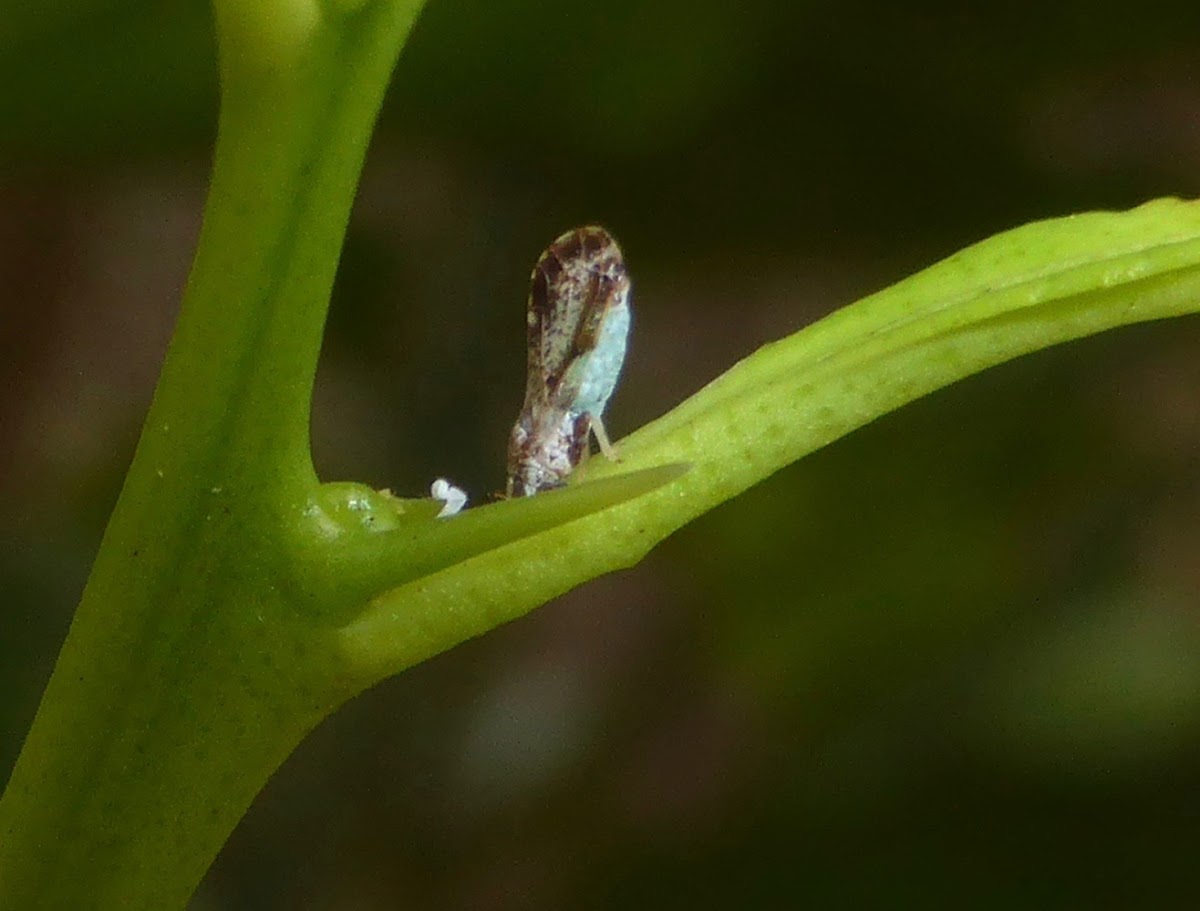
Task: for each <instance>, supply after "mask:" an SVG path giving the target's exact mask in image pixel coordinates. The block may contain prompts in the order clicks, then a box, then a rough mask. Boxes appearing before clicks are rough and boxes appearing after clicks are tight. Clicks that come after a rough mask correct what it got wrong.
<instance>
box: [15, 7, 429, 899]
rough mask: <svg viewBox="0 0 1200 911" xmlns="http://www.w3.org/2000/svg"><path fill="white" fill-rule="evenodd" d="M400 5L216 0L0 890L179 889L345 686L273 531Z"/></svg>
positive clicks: (21, 770) (302, 489)
mask: <svg viewBox="0 0 1200 911" xmlns="http://www.w3.org/2000/svg"><path fill="white" fill-rule="evenodd" d="M420 5H421V4H420V3H419V2H416V0H375V2H371V3H368V4H363V5H362V6H361V8H359V9H356V10H355V9H349V8H348V7H349V6H350V5H349V4H342V7H346V8H347V10H346V11H345V12H341V11H339V9H338V8H337V5H336V4H330V5H329V6H327V7H322V6H321V5H320V4H316V3H313V2H307V3H302V2H262V0H257V2H256V0H229V2H222V3H218V4H217V9H216V12H217V24H218V34H219V56H220V66H221V77H222V108H221V119H220V125H219V131H218V141H217V148H216V153H215V161H214V167H213V176H212V185H211V188H210V196H209V202H208V205H207V208H206V213H205V222H204V227H203V231H202V234H201V238H200V243H199V248H198V251H197V255H196V261H195V265H194V268H193V271H192V275H191V278H190V280H189V285H188V288H187V291H186V294H185V298H184V302H183V307H182V311H181V316H180V319H179V324H178V327H177V330H176V335H175V338H174V339H173V341H172V345H171V349H170V352H169V354H168V357H167V360H166V364H165V366H164V369H163V373H162V377H161V379H160V383H159V386H158V389H157V391H156V393H155V399H154V403H153V405H152V407H151V410H150V413H149V416H148V418H147V421H146V425H145V428H144V431H143V435H142V438H141V440H140V442H139V445H138V449H137V453H136V455H135V458H134V462H133V465H132V466H131V468H130V471H129V475H128V477H127V479H126V483H125V487H124V489H123V490H122V493H121V497H120V501H119V503H118V505H117V507H116V510H115V511H114V514H113V516H112V519H111V521H110V524H109V526H108V529H107V531H106V533H105V537H104V541H103V543H102V546H101V549H100V553H99V555H98V557H97V560H96V563H95V566H94V567H93V571H92V575H91V578H90V579H89V582H88V586H87V589H86V591H85V592H84V596H83V599H82V602H81V604H80V606H79V609H78V611H77V614H76V617H75V620H74V623H73V624H72V628H71V631H70V634H69V636H68V638H67V641H66V644H65V645H64V647H63V650H62V653H61V655H60V657H59V661H58V664H57V666H56V668H55V671H54V675H53V678H52V679H51V681H50V684H49V686H48V688H47V691H46V694H45V696H44V698H43V702H42V705H41V707H40V709H39V712H38V716H37V719H36V721H35V723H34V726H33V728H32V730H31V731H30V733H29V735H28V738H27V740H26V743H25V746H24V749H23V750H22V753H21V756H20V759H19V760H18V764H17V767H16V769H15V770H14V773H13V776H12V779H11V780H10V783H9V786H8V788H7V789H6V791H5V794H4V797H3V801H2V802H0V907H3V908H12V909H22V911H25V909H30V908H63V909H67V908H70V909H75V908H99V909H104V908H118V907H119V908H130V909H132V908H147V909H150V908H153V909H156V911H161V909H169V908H177V907H181V906H182V905H183V904H184V903H185V902H186V900H187V897H188V896H189V895H190V894H191V892H192V890H193V889H194V888H195V885H196V883H197V882H198V881H199V879H200V877H201V876H202V875H203V873H204V870H205V869H206V868H207V866H208V864H209V863H210V862H211V860H212V858H213V857H214V856H215V854H216V852H217V850H218V849H219V848H220V846H221V844H222V843H223V842H224V840H225V838H226V837H227V836H228V834H229V832H230V831H231V830H232V828H233V826H234V825H235V824H236V822H237V820H238V819H239V818H240V816H241V815H242V813H243V812H244V810H245V808H246V806H247V805H248V804H249V802H250V800H251V799H252V798H253V796H254V794H255V793H256V792H257V791H258V790H259V788H260V787H261V786H262V783H263V781H265V779H266V777H267V776H268V775H269V774H270V773H271V772H272V771H273V770H274V769H275V768H276V767H277V766H278V764H279V763H280V762H281V761H282V760H283V758H284V757H285V756H287V754H288V753H289V752H290V751H291V749H292V748H293V747H294V746H295V744H296V743H297V742H298V741H299V740H300V738H301V737H303V736H304V734H305V732H307V731H308V730H309V729H310V728H311V727H312V726H313V725H314V724H315V723H316V722H317V721H318V720H319V719H320V718H321V717H322V716H323V715H324V714H326V713H328V712H329V711H330V710H331V708H332V707H333V706H335V705H337V704H338V702H339V701H340V700H341V699H343V698H345V695H346V694H347V693H348V692H350V691H352V689H353V686H352V684H351V683H350V679H351V675H350V674H348V673H347V672H345V671H344V670H343V669H342V668H341V667H340V666H339V661H338V659H337V653H336V652H335V651H334V650H333V649H331V648H329V647H328V643H327V639H328V634H327V633H324V632H322V630H321V629H320V628H319V627H318V626H316V624H315V622H314V621H315V614H316V613H319V611H320V608H321V605H319V604H311V603H309V602H308V601H306V599H304V598H298V597H297V596H296V594H295V592H294V591H293V589H292V587H291V585H290V580H289V578H288V572H287V570H288V567H287V566H286V564H285V563H284V561H283V559H282V558H281V550H280V546H279V544H278V543H277V541H278V540H279V539H280V538H281V537H282V538H284V539H286V538H287V536H288V535H290V534H296V533H297V531H296V529H297V528H299V527H300V526H301V525H302V523H303V521H304V512H303V511H304V509H305V507H306V506H307V504H308V502H309V500H310V498H311V496H312V495H313V491H314V490H315V487H316V478H315V476H314V474H313V470H312V466H311V462H310V459H309V455H308V407H309V400H310V392H311V385H312V378H313V372H314V369H315V364H316V358H317V353H318V350H319V346H320V338H321V332H322V327H323V324H324V317H325V309H326V307H327V305H328V295H329V289H330V286H331V284H332V280H333V275H334V270H335V267H336V262H337V256H338V251H339V249H340V245H341V237H342V234H343V231H344V228H345V223H346V219H347V217H348V212H349V207H350V203H351V201H352V198H353V194H354V188H355V185H356V182H357V178H358V173H359V170H360V167H361V164H362V158H363V154H364V150H365V148H366V144H367V141H368V138H369V136H370V132H371V129H372V126H373V122H374V119H375V116H376V113H377V111H378V108H379V105H380V102H381V99H382V97H383V92H384V88H385V86H386V84H387V80H388V76H389V74H390V71H391V69H392V66H393V64H394V61H395V57H396V55H397V53H398V52H399V49H400V47H401V46H402V45H403V42H404V39H405V37H406V35H407V33H408V31H409V29H410V27H411V25H412V23H413V21H414V19H415V17H416V15H417V12H418V10H419V8H420ZM298 605H299V606H301V607H307V608H309V609H311V610H312V611H313V612H314V616H305V615H304V614H303V613H302V612H301V611H298V610H297V606H298ZM323 646H324V647H323Z"/></svg>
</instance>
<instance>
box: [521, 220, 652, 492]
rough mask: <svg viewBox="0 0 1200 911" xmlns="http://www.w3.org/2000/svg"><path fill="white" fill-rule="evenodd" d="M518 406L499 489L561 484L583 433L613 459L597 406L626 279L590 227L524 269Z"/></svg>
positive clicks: (618, 340) (607, 384)
mask: <svg viewBox="0 0 1200 911" xmlns="http://www.w3.org/2000/svg"><path fill="white" fill-rule="evenodd" d="M526 320H527V329H528V341H529V369H528V374H527V377H526V383H525V403H524V404H523V405H522V406H521V413H520V415H519V416H518V417H517V422H516V424H514V425H513V429H512V434H511V435H510V436H509V440H508V495H509V496H510V497H528V496H532V495H533V494H535V493H538V492H539V491H543V490H550V489H551V488H554V487H562V486H563V485H564V484H566V482H567V477H568V476H569V475H570V474H571V472H572V471H573V470H574V469H575V466H577V465H578V464H579V463H580V462H581V461H582V460H583V459H584V458H586V457H587V454H588V443H589V440H590V435H591V434H592V433H594V434H595V435H596V441H597V442H598V443H599V444H600V451H601V452H603V453H604V454H605V455H606V456H607V457H608V458H615V457H616V453H615V452H614V451H613V448H612V444H611V443H609V441H608V434H606V433H605V431H604V423H603V420H602V419H603V414H604V407H605V405H607V404H608V400H609V397H610V396H612V392H613V388H614V387H615V386H616V385H617V377H618V376H620V373H621V364H622V363H623V362H624V360H625V346H626V341H627V339H628V337H629V276H628V275H627V274H626V272H625V260H624V259H623V258H622V256H621V249H620V247H618V246H617V242H616V241H615V240H613V239H612V236H611V235H610V234H609V233H608V232H607V231H605V230H604V229H603V228H600V227H596V226H594V225H592V226H588V227H584V228H576V229H574V230H573V231H568V232H567V233H566V234H563V235H562V236H561V237H559V238H558V239H557V240H555V241H554V243H552V244H551V245H550V246H549V247H548V248H547V249H546V252H544V253H543V254H542V255H541V256H540V257H539V258H538V261H537V263H536V265H534V267H533V274H532V275H531V276H530V289H529V310H528V313H527V315H526Z"/></svg>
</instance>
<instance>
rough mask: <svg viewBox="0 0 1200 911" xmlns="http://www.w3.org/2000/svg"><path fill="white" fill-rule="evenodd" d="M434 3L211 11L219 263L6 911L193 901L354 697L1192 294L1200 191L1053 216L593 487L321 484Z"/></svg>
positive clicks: (211, 212) (22, 784)
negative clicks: (362, 255)
mask: <svg viewBox="0 0 1200 911" xmlns="http://www.w3.org/2000/svg"><path fill="white" fill-rule="evenodd" d="M419 6H420V3H419V2H418V0H340V2H339V0H326V2H319V0H219V2H218V3H217V7H216V9H217V27H218V29H217V30H218V35H219V51H220V53H219V57H220V71H221V80H222V109H221V119H220V124H219V132H218V143H217V149H216V153H215V162H214V169H213V178H212V186H211V189H210V196H209V201H208V204H207V207H206V212H205V222H204V228H203V231H202V234H201V238H200V244H199V248H198V251H197V255H196V262H195V266H194V268H193V272H192V275H191V278H190V280H189V285H188V288H187V291H186V294H185V298H184V302H183V307H182V311H181V315H180V319H179V325H178V327H177V330H176V334H175V337H174V339H173V341H172V344H171V348H170V351H169V352H168V356H167V359H166V363H165V365H164V368H163V374H162V377H161V379H160V383H159V386H158V389H157V390H156V394H155V399H154V403H153V405H152V407H151V409H150V413H149V415H148V417H147V421H146V425H145V428H144V430H143V435H142V438H141V440H140V442H139V445H138V449H137V452H136V454H135V457H134V461H133V464H132V466H131V468H130V471H129V475H128V477H127V479H126V483H125V486H124V488H123V490H122V493H121V497H120V500H119V502H118V504H117V507H116V509H115V511H114V513H113V516H112V519H111V521H110V523H109V526H108V529H107V531H106V533H105V537H104V540H103V542H102V545H101V548H100V552H99V554H98V556H97V558H96V563H95V565H94V567H93V571H92V575H91V578H90V579H89V582H88V585H87V588H86V590H85V592H84V595H83V599H82V601H81V604H80V606H79V609H78V611H77V614H76V617H75V620H74V623H73V624H72V628H71V631H70V634H69V636H68V638H67V641H66V643H65V645H64V646H63V650H62V653H61V655H60V656H59V661H58V664H57V665H56V667H55V671H54V675H53V677H52V679H51V681H50V684H49V686H48V687H47V690H46V693H45V696H44V698H43V702H42V705H41V707H40V709H39V712H38V715H37V718H36V720H35V723H34V726H33V728H32V730H31V731H30V733H29V735H28V738H27V740H26V743H25V746H24V749H23V751H22V753H21V756H20V758H19V760H18V763H17V766H16V768H15V770H14V772H13V775H12V778H11V780H10V782H9V785H8V787H7V788H6V790H5V792H4V795H3V797H2V798H0V909H20V911H26V909H29V908H54V909H57V908H63V909H77V908H88V909H101V911H104V909H109V908H114V909H115V908H121V909H141V908H145V909H155V911H162V909H171V908H178V907H181V906H182V905H183V904H184V903H185V902H186V900H187V897H188V895H189V894H190V893H191V891H192V890H193V889H194V887H195V885H196V883H197V882H198V881H199V879H200V877H201V876H202V875H203V873H204V870H205V869H206V868H207V866H208V864H209V863H210V861H211V859H212V858H213V857H214V856H215V854H216V852H217V851H218V850H219V848H220V846H221V844H222V843H223V841H224V839H225V838H226V837H227V835H228V833H229V832H230V831H231V830H232V828H233V827H234V825H236V823H237V820H238V819H239V817H240V816H241V814H242V813H243V811H244V810H245V808H246V806H247V805H248V804H249V802H250V801H251V800H252V798H253V796H254V794H255V793H257V791H258V790H259V789H260V788H261V787H262V785H263V783H264V782H265V781H266V779H267V778H268V776H269V775H270V774H271V773H272V771H273V770H274V769H275V768H276V767H277V766H278V764H279V763H280V762H281V761H282V760H283V758H284V757H285V756H286V755H287V754H288V753H289V752H290V751H291V749H292V748H293V747H294V746H295V745H296V743H298V742H299V740H300V739H301V738H302V737H303V736H304V734H305V733H306V732H307V731H308V730H309V729H310V728H311V727H312V726H313V725H314V724H316V723H317V722H318V721H319V720H320V719H321V718H322V717H324V716H325V715H327V714H328V713H330V712H331V711H333V710H334V708H336V707H337V706H338V705H339V704H340V703H341V702H342V701H344V700H345V699H346V698H347V697H348V696H350V695H351V694H353V693H355V692H358V691H359V690H361V689H362V688H364V687H366V686H369V685H370V684H371V683H373V682H375V681H377V680H379V679H380V678H382V677H384V676H386V675H388V674H392V673H395V672H396V671H399V670H401V669H403V668H405V667H407V666H409V665H411V664H413V663H415V662H417V661H420V660H423V659H424V658H427V657H429V656H430V655H433V654H436V653H437V652H439V651H442V650H444V649H446V648H449V647H450V646H452V645H453V644H455V643H456V642H459V641H461V640H462V639H464V638H467V637H469V636H474V635H478V634H480V633H482V632H484V631H486V630H488V629H490V628H492V627H494V626H496V625H497V624H500V623H503V622H505V621H507V620H510V619H512V618H513V617H516V616H519V615H520V614H522V613H525V612H526V611H528V610H530V609H532V608H533V607H535V606H537V605H538V604H540V603H542V602H544V601H545V600H547V599H548V598H550V597H553V596H554V595H555V594H558V593H559V592H562V591H565V590H567V589H568V588H571V587H572V586H574V585H578V584H579V583H581V582H583V581H586V580H587V579H590V578H593V577H594V576H596V575H599V574H601V573H603V572H608V571H610V570H612V569H615V568H618V567H621V566H627V565H630V564H631V563H633V562H636V561H637V560H638V559H640V557H641V556H642V555H643V554H644V553H645V552H646V551H647V550H648V549H649V548H650V547H652V546H653V545H654V544H655V543H657V542H658V541H659V540H661V539H662V538H663V537H664V536H666V535H667V534H669V533H670V532H671V531H673V530H674V529H676V528H678V527H679V526H681V525H682V524H684V523H685V522H687V521H690V520H691V519H692V518H694V517H695V516H697V515H700V514H701V513H703V512H704V511H706V510H708V509H710V508H712V507H713V506H714V505H716V504H717V503H720V502H722V501H723V500H725V499H728V498H729V497H732V496H734V495H736V494H737V493H738V492H740V491H742V490H744V489H745V488H746V487H748V486H750V485H751V484H754V483H756V482H757V481H759V480H761V479H762V478H764V477H767V476H768V475H770V474H771V473H772V472H774V471H776V470H778V469H779V468H780V467H782V466H784V465H786V464H788V463H789V462H791V461H793V460H795V459H797V458H799V457H801V456H803V455H804V454H806V453H808V452H811V451H812V450H814V449H817V448H819V447H820V446H824V445H826V444H827V443H829V442H831V441H832V440H834V439H836V438H837V437H839V436H841V435H843V434H845V433H848V432H850V431H852V430H853V429H854V428H856V427H859V426H861V425H863V424H864V423H866V422H868V421H870V420H873V419H874V418H875V417H878V416H879V415H881V414H884V413H887V412H888V411H891V410H894V409H895V408H898V407H900V406H901V405H903V404H904V403H905V402H908V401H911V400H912V399H914V398H917V397H918V396H921V395H925V394H926V393H928V392H930V391H932V390H934V389H937V388H939V387H941V386H944V385H946V384H947V383H950V382H953V381H954V380H956V379H959V378H962V377H964V376H968V375H970V374H972V373H974V372H977V371H979V370H982V369H984V368H986V367H989V366H991V365H993V364H996V363H999V362H1001V361H1003V360H1006V359H1008V358H1012V357H1016V356H1018V355H1020V354H1023V353H1026V352H1029V351H1034V350H1037V349H1039V348H1044V347H1047V346H1049V345H1053V344H1057V343H1059V342H1062V341H1065V340H1068V339H1072V338H1078V337H1081V336H1085V335H1089V334H1091V333H1094V332H1099V331H1102V330H1104V329H1108V328H1111V327H1113V326H1118V325H1122V324H1125V323H1130V322H1136V321H1139V320H1148V319H1160V318H1163V317H1167V316H1173V315H1178V314H1181V313H1190V312H1196V311H1197V310H1200V207H1198V206H1197V204H1195V203H1182V202H1179V201H1175V200H1164V201H1159V202H1156V203H1153V204H1149V205H1146V206H1143V207H1140V208H1138V209H1135V210H1133V211H1131V212H1126V213H1090V214H1086V215H1081V216H1076V217H1072V218H1064V219H1057V220H1053V221H1047V222H1041V223H1038V224H1033V225H1027V226H1025V227H1023V228H1018V229H1016V230H1014V231H1010V232H1006V233H1004V234H1001V235H998V236H996V237H994V238H992V239H990V240H988V241H985V242H984V243H981V244H978V245H976V246H974V247H971V248H969V249H967V250H964V251H963V252H962V253H960V254H958V255H957V256H954V257H951V258H950V259H949V260H946V261H945V262H943V263H940V264H937V265H935V266H933V267H932V268H930V269H928V270H926V271H924V272H922V273H920V274H919V275H916V276H914V277H913V278H911V279H908V280H906V281H904V282H901V283H899V284H898V285H895V286H893V287H892V288H889V289H886V290H884V291H881V292H879V293H878V294H876V295H872V296H871V297H870V298H867V299H866V300H864V301H861V302H859V303H858V304H855V305H853V306H851V307H847V308H845V309H844V310H842V311H840V312H839V313H837V314H834V315H833V316H831V317H830V318H828V319H826V320H822V321H821V322H820V323H817V324H816V325H814V326H811V327H809V328H807V329H805V330H803V331H801V332H799V333H797V334H796V335H794V336H792V337H791V338H788V339H785V340H783V341H781V342H778V343H775V344H773V345H769V346H767V347H765V348H763V349H762V350H761V351H759V352H758V353H756V354H755V355H753V356H752V357H750V358H747V359H746V360H745V361H743V362H742V363H740V364H738V365H736V366H735V367H734V368H733V369H731V370H730V371H728V372H727V373H726V374H725V375H724V376H722V377H720V378H718V379H717V380H715V381H714V382H713V383H711V384H709V386H707V387H706V388H705V389H703V390H701V391H700V392H699V393H697V394H696V395H695V396H693V397H692V398H691V399H689V400H688V401H687V402H684V403H683V404H682V405H680V406H679V407H678V408H676V409H674V410H673V411H672V412H671V413H669V414H667V415H665V416H664V417H663V418H661V419H659V420H658V421H655V422H654V423H653V424H651V425H649V426H648V427H645V428H643V429H642V430H641V431H639V432H637V433H635V434H634V435H632V436H631V437H629V438H628V439H627V440H624V441H621V442H620V444H619V447H620V451H621V453H622V455H623V462H622V463H621V464H620V465H613V464H607V463H605V462H604V460H602V459H594V460H592V462H591V463H590V464H589V465H588V466H587V468H586V470H584V471H581V472H580V476H581V477H582V478H584V479H589V480H596V481H597V483H594V484H581V485H572V488H571V489H569V490H567V491H565V492H562V493H556V494H553V495H547V496H539V497H534V498H530V499H529V500H522V501H519V502H510V503H501V504H496V505H493V506H488V507H484V508H482V509H479V510H473V511H472V512H471V513H470V514H468V515H466V516H463V517H462V518H460V519H453V520H449V521H446V522H441V521H440V520H437V519H433V518H430V514H431V511H430V510H429V509H423V508H415V507H413V508H410V507H408V506H406V505H405V504H404V502H403V501H393V500H391V499H390V498H388V497H386V496H384V495H383V494H380V493H377V492H374V491H371V490H369V489H367V488H365V487H362V486H361V485H355V484H336V485H320V484H319V483H318V481H317V478H316V476H315V474H314V471H313V467H312V464H311V459H310V456H309V451H308V416H309V408H310V399H311V391H312V382H313V375H314V371H315V367H316V360H317V355H318V351H319V347H320V337H321V331H322V326H323V323H324V317H325V310H326V307H327V305H328V298H329V291H330V286H331V284H332V280H333V274H334V270H335V267H336V262H337V257H338V251H339V249H340V246H341V238H342V234H343V232H344V229H345V224H346V219H347V214H348V211H349V207H350V202H351V199H352V196H353V192H354V186H355V183H356V180H357V175H358V172H359V169H360V167H361V164H362V158H363V154H364V150H365V148H366V144H367V140H368V137H369V134H370V131H371V126H372V123H373V121H374V118H375V115H376V112H377V110H378V107H379V104H380V101H381V98H382V95H383V91H384V86H385V84H386V82H387V77H388V74H389V72H390V70H391V68H392V65H393V63H394V60H395V56H396V54H397V52H398V50H399V48H400V46H401V45H402V43H403V41H404V39H405V37H406V35H407V33H408V31H409V29H410V27H411V25H412V23H413V20H414V18H415V17H416V15H417V12H418V9H419ZM681 464H687V465H690V466H691V470H689V471H687V472H686V473H681V470H680V465H681ZM617 475H619V477H618V476H617ZM800 520H807V521H820V517H798V521H800Z"/></svg>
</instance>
